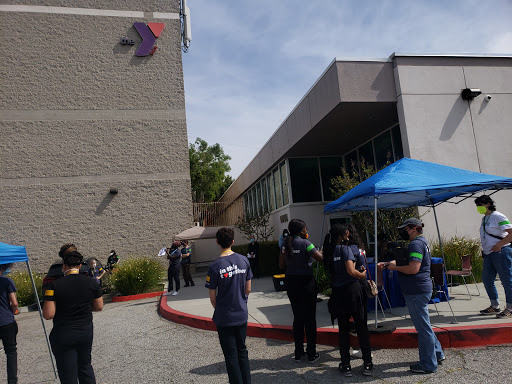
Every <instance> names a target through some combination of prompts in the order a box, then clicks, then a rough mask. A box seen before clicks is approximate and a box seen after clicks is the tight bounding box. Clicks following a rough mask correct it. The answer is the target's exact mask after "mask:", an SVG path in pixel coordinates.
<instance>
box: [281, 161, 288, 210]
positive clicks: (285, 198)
mask: <svg viewBox="0 0 512 384" xmlns="http://www.w3.org/2000/svg"><path fill="white" fill-rule="evenodd" d="M280 168H281V181H282V183H281V185H282V186H283V205H287V204H288V203H289V202H290V199H289V197H288V173H287V172H286V163H282V164H281V166H280Z"/></svg>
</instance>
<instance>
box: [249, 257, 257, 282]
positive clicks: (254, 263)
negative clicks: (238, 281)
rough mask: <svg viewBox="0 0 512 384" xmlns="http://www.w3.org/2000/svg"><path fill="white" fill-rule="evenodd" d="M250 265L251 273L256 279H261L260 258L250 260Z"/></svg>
mask: <svg viewBox="0 0 512 384" xmlns="http://www.w3.org/2000/svg"><path fill="white" fill-rule="evenodd" d="M249 264H250V265H251V271H252V274H253V276H254V277H255V278H256V279H259V278H260V268H259V262H258V258H254V259H252V258H251V259H249Z"/></svg>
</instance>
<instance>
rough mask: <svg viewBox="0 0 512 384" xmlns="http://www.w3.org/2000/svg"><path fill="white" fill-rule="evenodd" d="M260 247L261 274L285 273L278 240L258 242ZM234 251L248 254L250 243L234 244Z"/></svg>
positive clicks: (259, 265)
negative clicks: (280, 264)
mask: <svg viewBox="0 0 512 384" xmlns="http://www.w3.org/2000/svg"><path fill="white" fill-rule="evenodd" d="M258 244H259V246H260V248H259V254H258V257H259V264H258V267H259V272H260V275H261V276H272V275H276V274H280V273H283V271H282V269H280V268H279V253H280V251H279V245H278V242H277V241H262V242H258ZM231 249H232V250H233V251H235V252H237V253H239V254H241V255H244V256H245V255H247V253H248V249H249V244H241V245H234V246H233V247H232V248H231Z"/></svg>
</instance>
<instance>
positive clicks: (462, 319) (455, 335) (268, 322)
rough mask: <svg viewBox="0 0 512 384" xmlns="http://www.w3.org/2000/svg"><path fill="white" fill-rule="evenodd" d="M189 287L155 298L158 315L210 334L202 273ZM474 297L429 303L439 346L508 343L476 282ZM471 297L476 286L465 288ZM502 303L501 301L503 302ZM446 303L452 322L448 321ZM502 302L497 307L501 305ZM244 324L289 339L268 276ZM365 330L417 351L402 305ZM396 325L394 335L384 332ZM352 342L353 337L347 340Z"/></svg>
mask: <svg viewBox="0 0 512 384" xmlns="http://www.w3.org/2000/svg"><path fill="white" fill-rule="evenodd" d="M194 280H195V283H196V285H195V286H194V287H186V288H185V287H182V289H181V290H180V292H179V295H177V296H163V297H162V298H161V300H160V313H161V315H162V316H163V317H164V318H166V319H168V320H171V321H174V322H177V323H181V324H185V325H189V326H192V327H195V328H200V329H207V330H215V325H214V324H213V322H212V321H211V317H212V315H213V308H212V306H211V304H210V301H209V298H208V291H207V289H206V288H205V287H204V281H205V275H197V276H194ZM478 286H479V290H480V296H471V297H470V296H468V294H467V290H466V288H465V286H464V285H460V286H457V287H453V288H452V289H451V292H450V302H449V303H448V302H441V303H437V309H438V311H439V313H438V312H437V311H436V307H435V306H434V305H433V304H431V305H430V306H429V307H430V315H431V317H430V319H431V323H432V326H433V328H434V331H435V332H436V334H437V336H438V338H439V340H440V342H441V344H442V345H443V347H445V348H449V347H452V348H458V347H475V346H483V345H500V344H512V319H497V318H496V317H495V316H482V315H480V314H479V311H480V310H481V309H484V308H486V307H488V306H489V299H488V297H487V294H486V292H485V289H484V287H483V285H482V284H481V283H479V284H478ZM496 286H497V289H498V292H499V297H500V298H502V300H503V299H504V297H505V295H504V291H503V287H502V286H501V283H500V282H499V281H497V282H496ZM469 290H470V292H471V294H472V295H473V294H475V295H476V293H477V290H476V287H475V285H473V284H469ZM319 297H320V298H322V299H323V300H322V301H321V302H319V303H318V304H317V325H318V336H317V342H318V344H323V345H332V346H335V345H337V343H338V337H337V332H338V329H337V326H336V325H334V326H333V325H332V323H331V318H330V315H329V312H328V310H327V300H328V297H325V296H322V295H319ZM503 301H504V300H503ZM449 304H450V305H451V307H452V309H453V312H454V314H455V317H456V320H457V323H455V322H454V318H453V315H452V312H451V310H450V307H449ZM503 305H504V304H502V307H503ZM248 308H249V324H248V330H247V334H248V336H253V337H263V338H269V339H278V340H287V341H290V340H293V335H292V323H293V314H292V310H291V306H290V302H289V300H288V297H287V295H286V292H284V291H281V292H276V291H275V289H274V285H273V282H272V278H271V277H264V278H260V279H253V281H252V293H251V294H250V296H249V301H248ZM368 327H369V330H370V332H371V333H372V335H371V343H372V347H374V348H417V334H416V331H415V330H414V327H413V325H412V322H411V320H410V317H409V316H408V313H407V309H406V308H405V307H397V308H390V309H387V310H385V311H384V313H382V312H381V310H380V308H379V311H378V313H377V328H376V324H375V311H374V310H372V311H370V312H369V314H368ZM395 327H396V330H395V331H394V332H388V330H390V329H393V328H395ZM353 341H354V343H356V339H353Z"/></svg>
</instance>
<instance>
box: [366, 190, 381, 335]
mask: <svg viewBox="0 0 512 384" xmlns="http://www.w3.org/2000/svg"><path fill="white" fill-rule="evenodd" d="M374 201H375V209H374V238H373V244H374V249H375V284H377V276H378V272H377V264H378V263H379V255H378V250H377V248H378V247H377V196H375V199H374ZM368 273H370V271H368ZM378 301H379V299H378V296H377V297H376V298H375V329H377V328H378V322H379V320H378V316H377V315H378V307H377V302H378Z"/></svg>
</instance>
